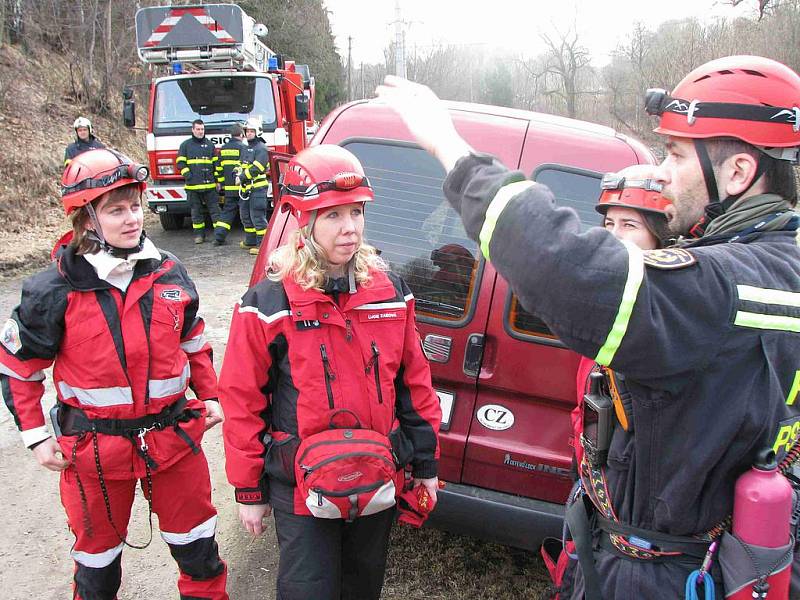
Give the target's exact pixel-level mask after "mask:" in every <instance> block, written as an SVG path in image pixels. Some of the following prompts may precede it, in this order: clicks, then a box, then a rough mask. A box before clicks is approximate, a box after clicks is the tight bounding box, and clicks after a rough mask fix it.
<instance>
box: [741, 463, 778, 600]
mask: <svg viewBox="0 0 800 600" xmlns="http://www.w3.org/2000/svg"><path fill="white" fill-rule="evenodd" d="M791 513H792V486H791V484H790V483H789V480H788V479H786V477H784V476H783V475H782V474H781V473H780V472H779V471H778V463H777V462H776V460H775V453H774V452H773V451H772V450H771V449H763V450H761V451H759V452H758V454H757V455H756V461H755V463H754V464H753V466H752V468H751V469H750V470H749V471H747V472H746V473H744V474H742V476H741V477H739V479H737V480H736V487H735V490H734V499H733V527H732V529H733V533H734V535H736V537H738V538H739V540H741V541H742V542H743V543H745V544H749V545H751V546H760V547H762V548H781V547H784V546H786V545H787V544H788V543H789V540H790V519H791ZM753 550H757V548H754V549H753ZM790 570H791V565H789V567H788V568H786V569H783V570H782V571H780V572H777V573H776V572H773V573H770V574H769V576H768V577H767V579H766V584H768V585H767V586H766V587H765V586H764V585H763V584H762V585H761V586H758V587H761V588H763V592H762V591H761V590H760V589H759V590H756V589H755V588H753V589H752V590H747V591H746V592H745V590H742V592H744V594H743V595H742V597H743V598H744V597H748V598H749V597H755V598H758V597H764V598H768V599H769V600H772V599H773V598H774V599H775V600H784V599H787V598H788V597H789V580H790ZM759 592H761V594H764V595H761V594H759ZM729 597H730V596H729ZM733 597H735V598H738V597H739V596H738V595H735V596H733Z"/></svg>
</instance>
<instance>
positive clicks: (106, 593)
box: [60, 450, 228, 600]
mask: <svg viewBox="0 0 800 600" xmlns="http://www.w3.org/2000/svg"><path fill="white" fill-rule="evenodd" d="M80 480H81V484H82V485H83V488H84V490H85V494H86V500H85V504H86V505H85V506H84V501H83V500H82V498H81V493H80V490H79V487H78V482H77V478H76V475H75V471H74V469H73V468H71V467H70V468H68V469H66V470H65V471H62V473H61V485H60V487H61V503H62V504H63V505H64V509H65V510H66V512H67V521H68V523H69V527H70V529H71V530H72V532H73V534H74V535H75V545H74V546H73V547H72V552H71V554H72V558H73V560H74V561H75V577H74V591H75V598H79V599H86V598H92V599H94V598H97V599H102V600H106V599H108V600H115V598H116V597H117V591H118V590H119V587H120V581H121V578H122V567H121V563H120V559H121V556H122V548H123V546H124V544H123V543H122V542H121V541H120V539H119V537H118V536H117V534H116V533H115V532H114V528H113V527H112V525H111V523H110V522H109V519H108V516H107V513H106V505H105V500H104V498H103V492H102V490H101V488H100V482H99V479H98V477H97V474H96V473H85V472H82V473H81V474H80ZM137 481H138V480H137V479H135V478H132V479H125V480H109V479H106V480H105V485H106V490H107V497H108V500H109V503H110V506H111V514H112V518H113V520H114V525H116V527H117V530H118V531H119V534H120V535H121V536H123V537H124V536H125V535H126V534H127V530H128V520H129V519H130V515H131V506H132V504H133V498H134V491H135V488H136V484H137ZM152 482H153V490H152V505H153V512H154V513H155V514H156V515H158V522H159V526H160V528H161V537H162V538H163V539H164V541H165V542H167V544H168V545H169V550H170V553H171V554H172V557H173V558H174V559H175V562H176V563H178V569H179V570H180V577H179V578H178V591H179V592H180V595H181V598H197V599H201V598H202V599H208V600H227V599H228V594H227V593H226V592H225V581H226V579H227V568H226V566H225V563H224V562H223V561H222V560H221V559H220V557H219V552H218V549H217V543H216V541H215V539H214V531H215V527H216V521H217V511H216V510H215V509H214V507H213V506H212V504H211V480H210V477H209V472H208V463H207V462H206V457H205V455H204V454H203V452H202V450H201V451H200V452H199V453H198V454H191V453H189V454H187V455H186V456H185V457H184V458H182V459H181V460H179V461H178V462H177V463H175V464H174V465H172V466H170V467H169V468H167V469H165V470H164V471H160V470H158V469H156V470H155V471H153V472H152ZM142 486H143V490H144V491H145V493H147V492H148V490H146V487H147V486H146V485H145V482H144V481H142ZM87 516H88V519H87ZM134 543H135V542H134Z"/></svg>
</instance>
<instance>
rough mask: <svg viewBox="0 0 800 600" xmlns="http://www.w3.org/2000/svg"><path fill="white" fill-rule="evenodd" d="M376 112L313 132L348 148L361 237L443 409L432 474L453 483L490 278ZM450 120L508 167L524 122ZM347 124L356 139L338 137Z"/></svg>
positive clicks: (392, 122)
mask: <svg viewBox="0 0 800 600" xmlns="http://www.w3.org/2000/svg"><path fill="white" fill-rule="evenodd" d="M380 110H381V108H380V107H378V106H376V105H374V104H373V105H354V106H352V107H350V108H348V109H346V110H345V111H343V112H342V113H340V114H339V115H338V116H337V117H336V120H335V121H334V122H333V123H332V124H331V125H330V126H329V127H328V129H327V131H324V132H323V135H324V140H323V141H324V143H337V144H339V145H341V146H343V147H345V148H347V149H348V150H350V151H351V152H353V153H354V154H355V155H356V156H357V157H358V158H359V160H360V161H361V163H362V165H363V166H364V169H365V172H366V174H367V176H368V177H369V179H370V182H371V184H372V186H373V188H374V190H375V202H374V203H373V204H371V205H370V206H368V207H367V212H366V238H367V241H368V242H369V243H371V244H373V245H374V246H376V247H377V248H378V250H379V251H380V252H381V256H382V258H384V260H386V261H387V262H388V263H389V265H390V266H391V268H392V270H393V271H394V272H396V273H398V274H399V275H400V276H402V277H403V279H405V281H406V282H407V283H408V285H409V287H410V288H411V290H412V292H413V293H414V297H415V301H416V311H417V325H418V329H419V332H420V337H421V338H422V340H423V346H424V348H425V352H426V354H427V356H428V357H429V359H430V365H431V373H432V378H433V384H434V387H435V388H436V390H437V393H438V395H439V399H440V401H441V404H442V409H443V410H442V412H443V423H442V434H441V437H440V442H441V458H440V468H439V476H440V477H441V478H442V479H445V480H447V481H452V482H459V481H460V480H461V471H462V466H463V461H464V449H465V445H466V441H467V437H468V435H469V428H470V426H471V423H472V415H473V413H474V407H475V398H476V392H477V375H478V370H479V365H480V347H479V344H478V343H477V342H478V341H479V340H480V339H482V338H483V336H484V335H485V334H486V325H487V319H488V317H489V305H490V302H491V298H492V290H493V288H494V285H495V272H494V269H492V268H491V265H488V264H486V263H485V261H484V260H483V259H482V258H481V257H480V252H479V250H478V247H477V244H476V243H475V242H473V241H472V240H470V239H469V238H468V237H467V235H466V233H465V231H464V228H463V225H462V223H461V219H460V217H459V216H458V214H456V212H455V211H454V210H453V209H452V208H451V207H450V205H449V204H448V203H447V201H446V200H445V198H444V196H443V194H442V182H443V180H444V175H445V173H444V170H443V169H442V167H441V165H440V164H439V162H438V161H437V160H436V159H434V158H433V157H432V156H431V155H429V154H428V153H427V152H425V151H424V150H422V149H420V148H419V147H418V146H417V145H416V144H413V143H411V142H410V136H409V134H408V132H407V131H406V129H405V127H404V126H403V125H402V123H401V122H400V121H399V120H398V118H397V117H396V116H395V115H394V114H393V113H392V112H391V111H388V110H386V109H384V110H386V112H385V114H377V113H378V111H380ZM362 111H363V112H364V115H362V114H360V113H361V112H362ZM367 111H368V114H369V118H366V114H367ZM453 118H454V121H455V123H456V127H457V129H458V130H459V132H460V133H461V135H462V136H464V137H465V139H466V140H467V141H468V142H469V143H470V144H471V145H472V146H473V147H474V148H476V149H477V150H480V151H483V152H490V153H492V154H495V155H497V156H498V157H499V158H500V159H501V160H503V161H504V162H505V163H506V164H507V165H509V166H510V167H512V168H513V167H516V165H517V164H518V162H519V157H520V155H521V152H522V141H523V139H524V135H525V131H526V128H527V121H526V120H522V119H512V118H505V117H495V116H491V115H476V114H473V113H470V112H459V111H454V112H453ZM487 120H491V121H492V123H491V124H487ZM373 126H374V127H375V131H372V129H371V127H373ZM351 128H352V129H353V130H354V132H357V134H356V135H357V137H356V136H348V135H347V133H348V131H349V130H350V129H351Z"/></svg>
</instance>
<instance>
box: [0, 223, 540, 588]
mask: <svg viewBox="0 0 800 600" xmlns="http://www.w3.org/2000/svg"><path fill="white" fill-rule="evenodd" d="M147 227H148V229H149V230H150V237H151V239H152V240H153V241H154V242H155V244H156V245H157V246H159V247H160V248H164V249H166V250H169V251H170V252H172V253H174V254H176V255H177V256H178V257H179V258H180V259H181V260H182V261H183V262H184V264H185V265H186V267H187V269H188V270H189V273H190V275H191V276H192V278H193V279H194V281H195V283H196V285H197V287H198V290H199V292H200V310H201V313H202V314H203V316H204V318H205V320H206V335H207V336H208V338H209V340H210V342H211V344H212V346H213V347H214V350H215V355H214V362H215V365H216V367H217V368H218V369H219V367H220V366H221V362H222V356H223V354H224V350H225V342H226V340H227V333H228V325H229V323H230V318H231V311H232V308H233V306H234V304H235V302H236V301H237V300H238V298H239V297H240V296H241V295H242V293H243V292H244V291H245V289H246V285H247V281H248V280H249V276H250V270H251V268H252V265H253V262H254V257H251V256H249V255H248V254H247V253H245V252H244V251H243V250H241V249H240V248H239V240H240V239H241V232H240V231H234V232H233V233H232V235H231V236H230V237H229V244H228V245H226V246H222V247H219V248H215V247H212V246H211V244H209V243H206V244H203V245H200V246H195V245H194V244H193V243H192V232H191V230H187V229H184V230H180V231H172V232H164V231H162V230H161V228H160V227H159V226H158V224H157V223H156V222H153V221H152V219H150V218H148V223H147ZM21 288H22V277H17V278H14V279H6V280H5V281H0V322H2V321H4V320H5V319H6V317H7V315H8V314H9V313H10V312H11V310H12V308H13V307H14V306H15V305H16V304H17V303H18V301H19V294H20V290H21ZM48 382H49V373H48ZM53 401H54V393H53V390H52V387H51V386H49V387H48V390H47V393H46V394H45V399H44V401H43V404H44V408H45V410H49V408H50V406H51V405H52V403H53ZM203 446H204V448H205V451H206V455H207V456H208V460H209V464H210V468H211V476H212V486H213V499H214V504H215V505H216V506H217V509H218V510H219V523H218V527H217V540H218V541H219V545H220V552H221V554H222V556H223V558H224V559H225V560H226V561H227V563H228V567H229V585H228V590H229V593H230V596H231V598H235V599H250V598H259V599H269V600H271V599H273V598H274V586H275V573H276V570H277V542H276V540H275V534H274V530H273V529H272V528H271V527H270V529H269V530H268V531H267V533H266V534H265V535H263V536H261V537H259V538H256V539H252V538H250V537H249V536H248V535H247V534H246V533H245V532H244V530H243V529H242V528H241V526H240V525H239V522H238V519H237V509H236V504H235V502H233V499H232V492H231V489H230V487H229V486H228V484H227V482H226V480H225V473H224V464H223V449H222V441H221V428H220V427H216V428H214V429H213V430H211V431H209V432H208V433H207V434H206V437H205V439H204V441H203ZM0 507H2V508H0V510H2V522H3V526H2V536H1V537H2V546H1V547H2V551H0V589H1V590H3V597H4V598H8V599H10V600H16V599H20V600H21V599H23V598H39V599H42V600H49V599H54V600H55V599H63V598H68V597H71V590H70V579H71V578H70V573H71V570H72V561H71V559H70V558H69V548H70V545H71V543H72V535H71V534H70V533H69V531H68V530H67V526H66V519H65V517H64V513H63V509H62V508H61V505H60V501H59V498H58V475H57V474H55V473H52V472H50V471H47V470H45V469H43V468H41V467H39V466H38V464H37V463H36V462H35V461H34V459H33V457H32V456H31V454H30V452H29V451H27V450H26V449H25V448H24V447H23V446H22V444H21V441H20V438H19V433H18V431H17V429H16V427H15V425H14V422H13V419H12V418H11V416H10V414H9V412H8V411H7V410H5V409H0ZM133 513H134V517H133V519H132V523H131V527H130V535H129V537H130V538H131V539H132V540H133V541H134V543H135V542H140V541H142V540H144V539H146V538H147V534H148V527H147V505H146V502H145V501H144V499H143V498H142V497H141V495H138V496H137V499H136V504H135V506H134V510H133ZM154 522H155V531H156V533H155V536H154V539H153V543H152V545H151V546H150V547H149V548H147V549H146V550H143V551H141V550H130V549H126V550H125V552H124V553H123V584H122V590H121V593H120V600H129V599H145V598H146V599H161V598H177V591H176V587H175V581H176V578H177V569H176V567H175V564H174V562H173V561H172V559H171V557H170V555H169V552H168V550H167V547H166V544H165V543H164V542H163V541H162V540H161V539H160V537H159V536H158V533H157V519H156V518H155V516H154ZM395 529H396V531H395V532H394V534H393V546H392V551H391V554H390V561H389V568H388V570H387V580H386V586H385V589H384V594H383V598H385V599H397V600H400V599H403V600H412V599H414V598H426V600H434V599H438V598H460V599H469V598H509V599H511V598H514V599H515V600H517V599H519V598H522V597H524V598H534V597H537V596H536V594H537V592H540V591H541V590H542V589H543V588H544V587H545V581H546V573H545V572H544V568H543V565H542V562H541V561H540V560H538V559H537V558H535V557H533V556H531V555H530V554H528V553H522V552H520V551H516V550H513V549H510V548H506V547H503V546H497V545H494V544H486V543H483V542H480V541H478V540H472V539H468V538H463V537H461V536H456V535H451V534H446V533H443V532H438V531H431V530H421V531H415V530H410V529H408V528H395Z"/></svg>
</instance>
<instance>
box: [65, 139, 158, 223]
mask: <svg viewBox="0 0 800 600" xmlns="http://www.w3.org/2000/svg"><path fill="white" fill-rule="evenodd" d="M148 175H149V169H148V168H147V167H146V166H144V165H140V164H137V163H134V162H132V161H131V160H130V159H129V158H128V157H127V156H125V155H123V154H120V153H118V152H115V151H114V150H110V149H108V148H102V149H98V150H90V151H89V152H84V153H83V154H79V155H78V156H76V157H75V158H74V159H72V161H70V163H69V164H68V165H67V168H66V169H64V174H63V175H62V177H61V203H62V204H63V205H64V210H65V211H66V213H67V214H70V213H71V212H72V211H73V210H76V209H78V208H81V207H82V206H85V205H86V204H89V203H90V202H92V201H94V200H96V199H97V198H99V197H100V196H102V195H103V194H104V193H106V192H109V191H111V190H113V189H115V188H118V187H122V186H123V185H131V184H134V185H137V186H138V187H139V191H140V193H141V192H143V191H144V190H145V188H146V187H147V184H146V183H145V181H146V179H147V177H148Z"/></svg>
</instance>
